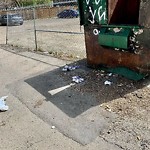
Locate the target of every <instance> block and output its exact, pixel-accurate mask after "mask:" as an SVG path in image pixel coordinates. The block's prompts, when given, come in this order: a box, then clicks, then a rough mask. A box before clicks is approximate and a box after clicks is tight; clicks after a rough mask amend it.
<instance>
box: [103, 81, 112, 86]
mask: <svg viewBox="0 0 150 150" xmlns="http://www.w3.org/2000/svg"><path fill="white" fill-rule="evenodd" d="M104 84H105V85H111V84H112V82H111V81H105V82H104Z"/></svg>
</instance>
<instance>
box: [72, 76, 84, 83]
mask: <svg viewBox="0 0 150 150" xmlns="http://www.w3.org/2000/svg"><path fill="white" fill-rule="evenodd" d="M72 81H73V82H75V83H81V82H83V81H84V79H83V78H81V77H79V76H74V77H72Z"/></svg>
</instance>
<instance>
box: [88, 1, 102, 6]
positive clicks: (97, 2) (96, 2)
mask: <svg viewBox="0 0 150 150" xmlns="http://www.w3.org/2000/svg"><path fill="white" fill-rule="evenodd" d="M100 2H101V0H95V4H96V5H98V4H99V3H100ZM89 3H90V0H86V4H87V5H89Z"/></svg>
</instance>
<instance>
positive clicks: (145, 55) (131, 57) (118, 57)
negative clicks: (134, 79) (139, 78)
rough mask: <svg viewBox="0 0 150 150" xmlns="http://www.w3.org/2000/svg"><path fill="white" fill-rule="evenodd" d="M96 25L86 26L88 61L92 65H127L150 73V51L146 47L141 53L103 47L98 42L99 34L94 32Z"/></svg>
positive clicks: (140, 71)
mask: <svg viewBox="0 0 150 150" xmlns="http://www.w3.org/2000/svg"><path fill="white" fill-rule="evenodd" d="M94 28H95V27H93V26H88V27H85V42H86V53H87V63H88V65H89V66H90V67H100V66H105V67H110V68H111V67H112V68H116V67H127V68H129V69H131V70H134V71H137V72H139V73H143V74H147V73H150V61H149V60H150V52H149V49H144V51H142V52H141V53H140V54H134V53H129V52H122V51H115V50H114V49H111V48H110V49H108V48H105V47H102V46H100V45H99V43H98V35H94V34H93V30H94Z"/></svg>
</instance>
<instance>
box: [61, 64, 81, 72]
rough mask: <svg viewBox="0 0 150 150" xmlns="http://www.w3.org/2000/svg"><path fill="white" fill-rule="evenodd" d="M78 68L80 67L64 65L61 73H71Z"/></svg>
mask: <svg viewBox="0 0 150 150" xmlns="http://www.w3.org/2000/svg"><path fill="white" fill-rule="evenodd" d="M79 67H80V66H69V65H66V66H64V68H63V69H62V71H64V72H67V71H72V70H75V69H78V68H79Z"/></svg>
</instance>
